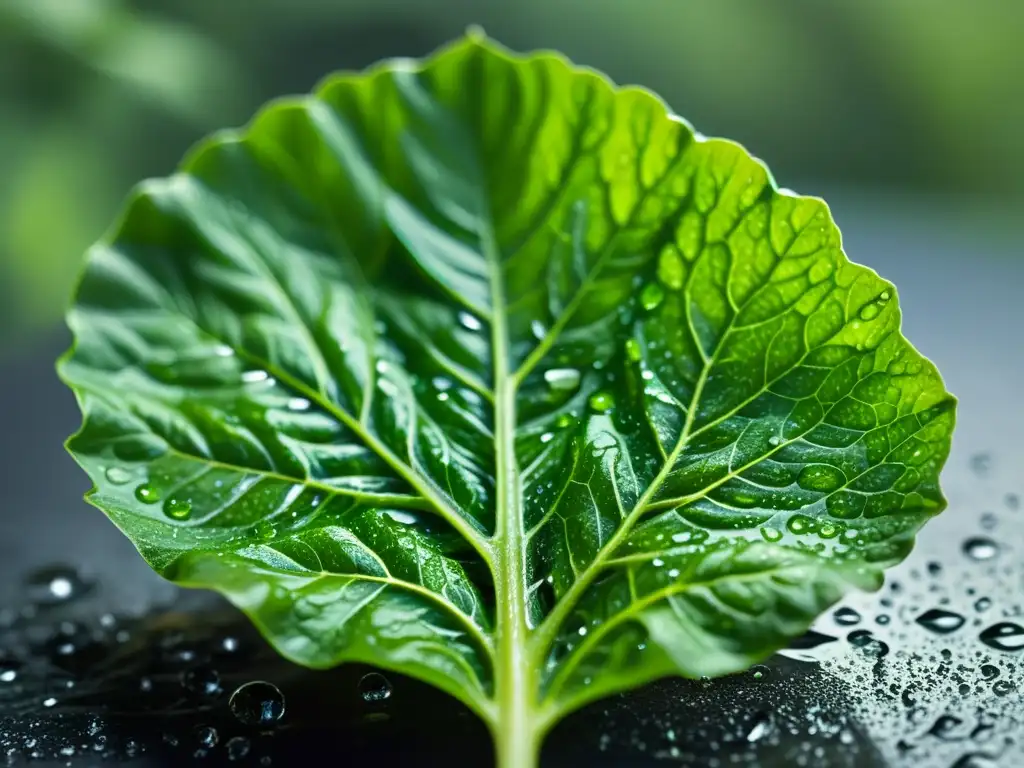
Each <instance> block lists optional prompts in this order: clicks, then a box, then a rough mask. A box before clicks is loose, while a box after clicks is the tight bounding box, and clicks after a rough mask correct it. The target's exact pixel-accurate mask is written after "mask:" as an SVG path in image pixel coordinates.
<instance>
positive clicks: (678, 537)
mask: <svg viewBox="0 0 1024 768" xmlns="http://www.w3.org/2000/svg"><path fill="white" fill-rule="evenodd" d="M692 538H693V534H691V533H690V532H689V531H683V532H682V533H673V534H672V542H673V543H675V544H685V543H686V542H688V541H689V540H690V539H692Z"/></svg>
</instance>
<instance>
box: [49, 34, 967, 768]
mask: <svg viewBox="0 0 1024 768" xmlns="http://www.w3.org/2000/svg"><path fill="white" fill-rule="evenodd" d="M69 322H70V325H71V327H72V329H73V331H74V333H75V338H76V344H75V347H74V349H73V350H72V351H71V352H70V353H69V355H68V356H67V357H65V359H64V360H63V361H62V363H61V366H60V368H61V373H62V375H63V377H64V378H65V380H66V381H67V382H68V383H69V384H70V385H71V386H72V387H73V388H74V390H75V391H76V393H77V395H78V397H79V400H80V403H81V407H82V410H83V413H84V414H85V423H84V425H83V427H82V429H81V431H80V432H79V433H78V434H77V435H75V436H74V437H73V438H72V439H71V441H70V449H71V451H72V453H73V454H74V455H75V457H76V458H77V459H78V461H79V462H80V463H81V464H82V466H83V467H84V468H85V469H86V471H87V472H88V473H89V475H90V477H91V478H92V480H93V482H94V483H95V486H96V487H95V490H94V491H93V492H92V493H91V494H90V499H91V501H92V502H93V503H94V504H96V505H97V506H98V507H100V508H101V509H103V510H104V511H105V512H106V513H107V514H108V515H109V516H110V517H111V518H112V519H113V521H114V522H115V523H116V524H117V525H118V526H119V527H120V528H121V529H122V530H124V531H125V533H126V534H127V535H128V536H129V537H131V539H132V540H133V541H134V542H135V543H136V545H137V546H138V548H139V550H140V551H141V552H142V554H143V556H144V557H146V559H147V560H148V561H149V562H150V563H151V564H152V565H153V567H154V568H156V569H157V570H158V571H160V572H161V573H162V574H163V575H165V576H166V577H168V578H170V579H172V580H175V581H178V582H180V583H183V584H187V585H190V586H198V587H209V588H212V589H216V590H219V591H221V592H223V593H224V594H225V595H227V596H228V598H229V599H231V600H232V601H233V602H234V603H235V604H237V605H238V606H240V607H241V608H242V609H243V610H245V611H246V612H247V613H248V614H249V615H250V616H251V617H252V619H253V621H254V622H256V623H257V624H258V625H259V627H260V628H261V630H262V631H263V633H264V634H265V635H266V637H267V638H268V639H269V641H270V642H271V643H273V644H274V645H275V646H276V647H277V648H278V649H279V650H280V651H281V653H283V654H284V655H286V656H287V657H288V658H290V659H293V660H294V661H296V662H298V663H301V664H306V665H309V666H314V667H323V666H329V665H332V664H337V663H340V662H345V661H352V660H359V661H366V662H372V663H374V664H378V665H380V666H382V667H386V668H389V669H394V670H399V671H401V672H403V673H407V674H410V675H414V676H417V677H419V678H422V679H424V680H426V681H428V682H430V683H433V684H434V685H436V686H438V687H440V688H442V689H444V690H445V691H447V692H449V693H450V694H452V695H453V696H457V697H459V698H460V699H461V700H462V701H463V702H465V703H466V704H467V705H468V706H470V707H472V708H473V709H474V710H475V711H476V712H477V713H478V714H479V715H480V716H481V717H483V718H484V719H485V720H486V721H487V722H488V724H489V725H490V726H491V728H492V731H493V733H494V735H495V738H496V741H497V752H498V759H499V762H500V763H501V764H502V765H503V766H506V768H512V767H515V768H519V766H528V765H532V764H533V761H534V759H535V756H536V752H537V749H538V745H539V742H540V739H541V738H542V737H543V734H544V733H545V732H546V731H547V730H548V729H549V728H550V727H551V726H552V725H553V724H554V723H555V722H556V721H557V720H558V718H560V717H562V716H563V715H564V714H566V713H567V712H569V711H571V710H572V709H575V708H577V707H579V706H581V705H582V704H584V703H586V702H587V701H590V700H592V699H593V698H595V697H598V696H604V695H607V694H609V693H611V692H613V691H619V690H622V689H625V688H628V687H631V686H636V685H638V684H640V683H642V682H644V681H646V680H649V679H651V678H654V677H657V676H661V675H667V674H682V675H687V676H698V675H721V674H726V673H730V672H735V671H737V670H740V669H743V668H744V667H746V666H747V665H749V664H751V663H752V662H754V661H756V660H758V659H761V658H763V657H765V656H766V655H768V654H770V653H771V652H773V651H774V650H776V649H777V648H779V647H781V646H783V645H784V644H785V643H786V642H787V640H788V639H789V638H792V637H793V636H794V635H797V634H799V633H801V632H802V631H804V630H805V629H806V627H807V626H808V625H809V624H810V623H811V622H812V621H813V619H814V618H815V617H816V616H817V615H818V614H819V613H820V612H821V611H823V610H824V609H825V608H826V607H827V606H829V605H831V604H832V603H834V602H835V601H836V600H838V599H839V597H840V596H841V595H842V594H843V592H844V591H845V590H847V589H848V588H850V587H862V588H874V587H877V586H878V585H879V584H880V583H881V579H882V571H883V568H885V567H886V566H887V565H890V564H892V563H895V562H897V561H899V560H900V559H901V558H903V557H904V556H905V555H906V553H907V552H908V551H909V549H910V547H911V546H912V542H913V536H914V533H915V532H916V531H917V530H918V528H919V527H920V526H921V525H922V523H924V521H925V520H927V519H928V518H929V517H930V516H932V515H934V514H936V513H937V512H938V511H940V510H941V509H942V507H943V505H944V503H945V502H944V500H943V497H942V495H941V493H940V491H939V487H938V473H939V470H940V468H941V465H942V463H943V461H944V460H945V458H946V455H947V453H948V451H949V441H950V434H951V432H952V429H953V418H954V400H953V398H952V397H951V396H950V395H949V394H947V392H946V391H945V389H944V387H943V385H942V381H941V379H940V378H939V375H938V373H937V372H936V370H935V368H934V367H933V366H932V364H931V363H929V362H928V361H927V360H925V359H924V358H922V357H921V355H919V354H918V353H917V352H916V351H915V350H914V349H913V348H912V347H911V346H910V344H909V343H908V342H907V341H906V340H905V339H904V338H903V336H902V335H901V334H900V313H899V309H898V305H897V300H896V292H895V288H894V287H893V286H892V285H890V284H888V283H886V282H885V281H884V280H882V279H881V278H879V277H878V276H877V275H876V274H875V273H874V272H872V271H870V270H868V269H866V268H864V267H861V266H857V265H855V264H851V263H850V262H849V261H848V260H847V259H846V257H845V255H844V254H843V251H842V248H841V244H840V237H839V232H838V230H837V229H836V227H835V225H834V224H833V223H832V220H831V218H830V216H829V212H828V209H827V208H826V206H825V204H824V203H823V202H821V201H820V200H817V199H813V198H804V197H798V196H796V195H794V194H792V193H789V192H785V191H781V190H778V189H777V188H776V186H775V184H774V182H773V181H772V179H771V177H770V176H769V174H768V172H767V171H766V170H765V168H764V166H763V165H761V164H760V163H759V162H758V161H756V160H754V159H753V158H751V157H750V156H749V155H748V154H747V153H746V152H745V151H744V150H743V149H742V148H741V147H740V146H738V145H736V144H734V143H731V142H728V141H723V140H719V139H706V138H704V137H702V136H699V135H697V134H695V133H694V132H693V131H692V130H691V129H690V127H689V126H688V125H687V124H686V123H685V122H683V121H682V120H680V119H679V118H677V117H675V116H673V115H671V114H670V113H669V112H668V111H667V109H666V108H665V106H664V105H663V104H662V103H661V102H660V101H658V99H657V98H655V97H654V96H652V95H651V94H650V93H648V92H646V91H643V90H640V89H636V88H615V87H614V86H612V85H611V84H610V83H609V82H608V81H607V80H606V79H604V78H603V77H602V76H600V75H598V74H596V73H594V72H591V71H587V70H580V69H576V68H574V67H572V66H571V65H570V64H569V63H568V62H567V61H565V60H564V59H563V58H561V57H559V56H557V55H554V54H550V53H542V54H536V55H531V56H527V57H519V56H514V55H512V54H509V53H507V52H506V51H504V50H502V49H500V48H498V47H497V46H495V45H493V44H491V43H489V42H486V41H483V40H481V39H479V38H478V37H470V38H468V39H466V40H463V41H460V42H458V43H456V44H454V45H452V46H450V47H448V48H446V49H444V50H442V51H441V52H439V53H437V54H436V55H434V56H432V57H431V58H429V59H427V60H425V61H423V62H414V61H392V62H387V63H385V64H384V65H382V66H379V67H377V68H375V69H373V70H370V71H369V72H366V73H363V74H343V75H336V76H332V77H331V78H329V79H328V80H326V81H325V82H324V83H323V84H322V85H321V86H320V87H319V88H318V89H317V91H316V92H315V94H314V95H312V96H309V97H302V98H295V99H289V100H284V101H280V102H277V103H275V104H273V105H271V106H269V107H268V108H266V109H265V110H264V111H263V112H261V113H260V114H259V115H258V116H257V117H256V118H255V119H254V120H253V122H252V123H251V124H250V125H249V126H248V127H246V128H245V129H244V130H242V131H230V132H225V133H222V134H220V135H217V136H215V137H214V138H212V139H210V140H208V141H206V142H205V143H203V144H202V145H201V146H200V147H199V148H198V149H196V150H195V151H193V152H192V153H191V155H190V156H189V157H188V159H187V160H186V161H185V163H184V164H183V166H182V168H181V170H180V172H179V173H177V174H175V175H174V176H172V177H170V178H167V179H162V180H157V181H149V182H146V183H145V184H143V185H142V186H141V187H140V188H139V189H138V190H137V191H136V192H135V194H134V195H133V196H132V198H131V200H130V201H129V203H128V206H127V209H126V211H125V213H124V215H123V217H122V218H121V220H120V221H119V222H118V224H117V225H116V227H115V228H114V229H113V231H112V232H111V233H110V235H109V236H108V237H107V238H106V239H105V240H104V241H103V242H101V243H100V244H99V245H97V246H96V247H95V248H94V249H93V250H92V251H91V252H90V254H89V256H88V266H87V268H86V270H85V274H84V277H83V279H82V283H81V286H80V288H79V291H78V294H77V300H76V303H75V305H74V307H73V308H72V309H71V311H70V313H69Z"/></svg>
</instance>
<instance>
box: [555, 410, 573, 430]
mask: <svg viewBox="0 0 1024 768" xmlns="http://www.w3.org/2000/svg"><path fill="white" fill-rule="evenodd" d="M575 423H576V420H575V419H574V418H573V417H572V416H571V415H570V414H568V413H561V414H559V415H558V418H557V419H555V426H556V427H558V428H559V429H568V428H569V427H571V426H572V425H573V424H575Z"/></svg>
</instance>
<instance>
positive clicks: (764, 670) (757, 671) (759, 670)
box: [750, 664, 772, 680]
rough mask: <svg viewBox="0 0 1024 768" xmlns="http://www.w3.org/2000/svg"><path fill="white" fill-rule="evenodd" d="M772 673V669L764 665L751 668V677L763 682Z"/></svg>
mask: <svg viewBox="0 0 1024 768" xmlns="http://www.w3.org/2000/svg"><path fill="white" fill-rule="evenodd" d="M771 673H772V671H771V669H770V668H768V667H766V666H765V665H764V664H755V665H754V666H752V667H751V668H750V676H751V677H752V678H754V679H755V680H763V679H764V678H766V677H768V676H769V675H770V674H771Z"/></svg>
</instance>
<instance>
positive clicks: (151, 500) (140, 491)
mask: <svg viewBox="0 0 1024 768" xmlns="http://www.w3.org/2000/svg"><path fill="white" fill-rule="evenodd" d="M135 498H136V499H138V500H139V501H141V502H142V503H143V504H156V503H157V502H158V501H160V492H159V491H158V490H157V489H156V488H154V487H153V486H152V485H150V484H149V483H143V484H142V485H140V486H138V487H137V488H136V489H135Z"/></svg>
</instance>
